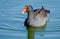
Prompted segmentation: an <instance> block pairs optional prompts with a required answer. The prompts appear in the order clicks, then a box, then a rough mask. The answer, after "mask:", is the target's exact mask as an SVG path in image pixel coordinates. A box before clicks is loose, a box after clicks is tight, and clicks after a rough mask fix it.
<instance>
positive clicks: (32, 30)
mask: <svg viewBox="0 0 60 39" xmlns="http://www.w3.org/2000/svg"><path fill="white" fill-rule="evenodd" d="M46 24H47V23H46ZM46 24H45V25H44V26H43V27H31V26H26V29H27V31H28V39H34V36H35V32H43V31H44V30H45V28H46ZM40 36H43V34H41V35H40Z"/></svg>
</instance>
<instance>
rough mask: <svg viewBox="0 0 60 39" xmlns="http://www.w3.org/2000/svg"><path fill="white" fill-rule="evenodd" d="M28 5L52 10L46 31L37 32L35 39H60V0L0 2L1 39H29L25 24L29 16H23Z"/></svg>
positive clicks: (7, 0) (2, 0) (8, 0)
mask: <svg viewBox="0 0 60 39" xmlns="http://www.w3.org/2000/svg"><path fill="white" fill-rule="evenodd" d="M26 4H31V5H32V6H33V8H34V9H37V8H41V6H42V5H43V6H44V7H45V9H48V10H50V15H49V21H48V23H47V26H46V28H45V31H44V32H39V31H37V32H35V39H60V9H59V8H60V0H37V1H35V0H0V39H27V30H26V27H25V26H24V24H23V23H24V20H25V19H26V16H27V15H26V14H22V11H23V8H24V6H25V5H26ZM41 33H42V34H43V36H40V34H41Z"/></svg>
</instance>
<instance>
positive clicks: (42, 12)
mask: <svg viewBox="0 0 60 39" xmlns="http://www.w3.org/2000/svg"><path fill="white" fill-rule="evenodd" d="M49 13H50V10H45V9H44V7H42V8H41V9H35V10H34V15H35V16H37V15H38V16H43V17H45V16H47V15H48V14H49Z"/></svg>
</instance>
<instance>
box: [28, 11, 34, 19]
mask: <svg viewBox="0 0 60 39" xmlns="http://www.w3.org/2000/svg"><path fill="white" fill-rule="evenodd" d="M33 16H34V13H33V10H32V11H29V12H28V19H29V20H31V19H33Z"/></svg>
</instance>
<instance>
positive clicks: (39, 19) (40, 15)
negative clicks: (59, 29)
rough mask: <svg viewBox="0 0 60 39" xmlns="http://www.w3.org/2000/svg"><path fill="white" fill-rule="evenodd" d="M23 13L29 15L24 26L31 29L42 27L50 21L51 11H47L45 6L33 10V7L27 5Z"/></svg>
mask: <svg viewBox="0 0 60 39" xmlns="http://www.w3.org/2000/svg"><path fill="white" fill-rule="evenodd" d="M23 13H27V18H26V19H25V22H24V25H25V26H30V27H42V26H44V25H45V24H46V23H47V21H48V16H49V14H50V10H46V9H45V8H44V7H43V6H42V7H41V8H39V9H35V10H34V9H33V7H32V6H31V5H25V6H24V9H23Z"/></svg>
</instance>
